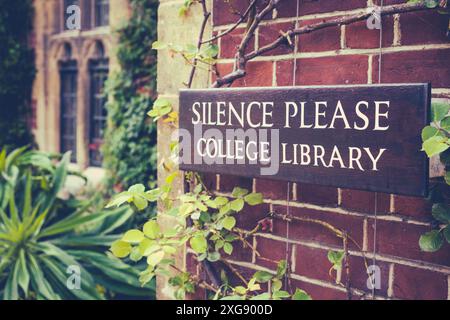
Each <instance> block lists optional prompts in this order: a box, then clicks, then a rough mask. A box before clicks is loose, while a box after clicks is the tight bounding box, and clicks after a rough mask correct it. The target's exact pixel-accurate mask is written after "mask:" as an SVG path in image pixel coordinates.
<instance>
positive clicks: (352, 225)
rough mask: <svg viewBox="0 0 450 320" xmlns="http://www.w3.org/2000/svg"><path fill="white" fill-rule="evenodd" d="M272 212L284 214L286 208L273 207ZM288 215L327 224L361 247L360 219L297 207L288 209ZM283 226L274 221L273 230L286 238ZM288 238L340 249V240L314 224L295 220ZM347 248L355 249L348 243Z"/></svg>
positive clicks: (281, 222) (291, 223)
mask: <svg viewBox="0 0 450 320" xmlns="http://www.w3.org/2000/svg"><path fill="white" fill-rule="evenodd" d="M274 212H276V213H278V214H282V215H283V214H286V207H285V206H275V207H274ZM289 213H290V215H292V216H294V217H300V218H308V219H316V220H319V221H323V222H327V223H329V224H331V225H332V226H334V227H335V228H338V229H341V230H345V231H347V232H348V234H349V235H350V236H351V237H352V238H353V239H354V240H355V241H356V242H357V243H358V244H359V246H362V241H363V224H364V221H363V219H362V218H360V217H354V216H348V215H342V214H338V213H334V212H328V211H325V210H313V209H308V208H297V207H290V208H289ZM285 225H286V222H285V221H282V220H280V219H274V230H275V229H276V230H278V231H279V232H280V233H277V235H278V236H282V237H286V227H285ZM274 233H275V232H274ZM289 238H290V239H295V240H304V241H310V242H316V243H320V244H323V245H328V246H338V247H342V239H340V238H338V237H337V236H336V235H335V234H334V233H333V232H332V231H330V230H328V229H327V228H325V227H324V226H322V225H319V224H317V223H314V222H304V221H297V220H294V221H292V222H290V227H289ZM349 247H350V248H353V249H356V248H357V247H356V246H355V245H354V244H353V243H349Z"/></svg>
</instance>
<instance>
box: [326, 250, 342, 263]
mask: <svg viewBox="0 0 450 320" xmlns="http://www.w3.org/2000/svg"><path fill="white" fill-rule="evenodd" d="M343 259H344V251H332V250H330V251H328V261H330V262H331V263H332V264H333V265H334V266H336V267H342V260H343Z"/></svg>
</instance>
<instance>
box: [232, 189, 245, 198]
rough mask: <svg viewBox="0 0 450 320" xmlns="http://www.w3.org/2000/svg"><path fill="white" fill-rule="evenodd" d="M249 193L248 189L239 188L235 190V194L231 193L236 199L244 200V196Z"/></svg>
mask: <svg viewBox="0 0 450 320" xmlns="http://www.w3.org/2000/svg"><path fill="white" fill-rule="evenodd" d="M247 193H248V190H247V189H243V188H239V187H235V188H234V189H233V192H232V193H231V195H232V196H233V197H235V198H242V197H243V196H245V195H246V194H247Z"/></svg>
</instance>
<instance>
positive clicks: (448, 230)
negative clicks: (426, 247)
mask: <svg viewBox="0 0 450 320" xmlns="http://www.w3.org/2000/svg"><path fill="white" fill-rule="evenodd" d="M442 234H443V235H444V238H445V240H447V242H448V243H450V225H447V226H446V227H445V228H444V230H442Z"/></svg>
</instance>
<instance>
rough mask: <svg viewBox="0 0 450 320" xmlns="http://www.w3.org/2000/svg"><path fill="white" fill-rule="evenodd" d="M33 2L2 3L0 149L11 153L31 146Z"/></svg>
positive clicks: (0, 5)
mask: <svg viewBox="0 0 450 320" xmlns="http://www.w3.org/2000/svg"><path fill="white" fill-rule="evenodd" d="M32 21H33V6H32V1H31V0H24V1H0V43H1V45H0V104H1V106H0V133H1V134H0V146H3V147H6V148H7V149H8V150H9V151H12V150H13V149H15V148H17V147H20V146H24V145H28V144H31V143H32V142H33V137H32V134H31V132H30V126H29V123H28V120H29V118H30V116H31V114H30V113H31V110H30V102H31V101H30V100H31V87H32V84H33V79H34V75H35V67H34V53H33V50H32V49H31V48H30V47H29V45H28V40H29V37H30V31H31V27H32Z"/></svg>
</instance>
